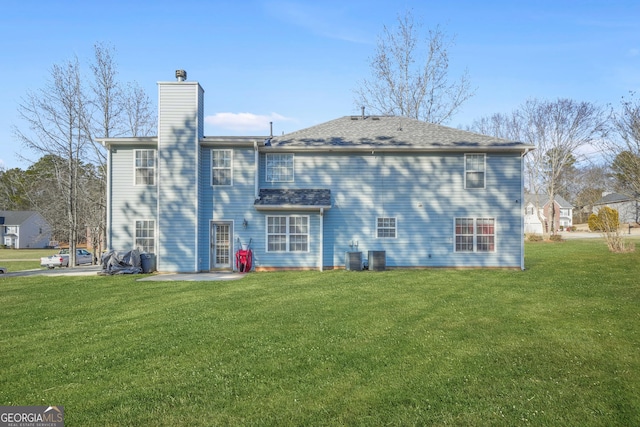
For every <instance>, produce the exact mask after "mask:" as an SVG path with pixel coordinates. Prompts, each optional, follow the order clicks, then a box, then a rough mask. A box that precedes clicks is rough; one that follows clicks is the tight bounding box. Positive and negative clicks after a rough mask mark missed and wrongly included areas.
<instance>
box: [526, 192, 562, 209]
mask: <svg viewBox="0 0 640 427" xmlns="http://www.w3.org/2000/svg"><path fill="white" fill-rule="evenodd" d="M537 197H538V202H539V203H540V207H543V206H544V205H546V204H547V203H549V195H547V194H538V196H537ZM554 199H555V200H556V202H557V203H558V205H559V206H560V207H561V208H567V209H568V208H573V205H572V204H571V203H569V202H567V200H566V199H565V198H564V197H562V196H561V195H559V194H556V195H555V196H554ZM524 201H525V204H527V203H532V204H534V205H535V204H536V195H535V194H525V195H524Z"/></svg>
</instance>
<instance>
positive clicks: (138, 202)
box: [107, 146, 158, 251]
mask: <svg viewBox="0 0 640 427" xmlns="http://www.w3.org/2000/svg"><path fill="white" fill-rule="evenodd" d="M149 148H150V147H148V146H130V147H127V148H121V147H116V148H111V153H110V155H111V171H110V172H111V173H110V179H111V183H110V185H111V189H110V190H111V194H112V202H111V204H110V220H111V223H110V224H109V229H108V236H107V247H109V248H111V249H114V250H117V251H129V250H131V249H133V245H134V237H135V220H136V219H143V218H144V219H148V218H156V213H157V212H156V208H157V205H158V203H157V201H158V187H157V186H155V185H153V186H142V185H137V186H136V185H134V152H135V150H136V149H149Z"/></svg>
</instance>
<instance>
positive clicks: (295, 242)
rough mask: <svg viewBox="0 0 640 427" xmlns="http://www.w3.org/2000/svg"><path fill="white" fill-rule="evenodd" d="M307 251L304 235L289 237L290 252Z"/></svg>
mask: <svg viewBox="0 0 640 427" xmlns="http://www.w3.org/2000/svg"><path fill="white" fill-rule="evenodd" d="M307 249H308V245H307V236H306V235H300V236H298V235H296V236H291V238H290V241H289V250H290V251H291V252H306V251H307Z"/></svg>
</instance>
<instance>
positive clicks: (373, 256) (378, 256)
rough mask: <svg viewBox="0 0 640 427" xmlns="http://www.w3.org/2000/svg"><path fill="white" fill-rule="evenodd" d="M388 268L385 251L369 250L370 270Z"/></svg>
mask: <svg viewBox="0 0 640 427" xmlns="http://www.w3.org/2000/svg"><path fill="white" fill-rule="evenodd" d="M386 268H387V253H386V252H385V251H369V270H371V271H384V270H385V269H386Z"/></svg>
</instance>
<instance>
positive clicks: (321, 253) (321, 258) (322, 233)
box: [319, 208, 324, 272]
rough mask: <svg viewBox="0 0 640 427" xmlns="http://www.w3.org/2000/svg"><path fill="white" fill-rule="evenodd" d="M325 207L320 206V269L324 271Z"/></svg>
mask: <svg viewBox="0 0 640 427" xmlns="http://www.w3.org/2000/svg"><path fill="white" fill-rule="evenodd" d="M323 236H324V208H320V256H319V257H320V271H321V272H322V271H324V267H323V264H324V262H323V254H324V238H323Z"/></svg>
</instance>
